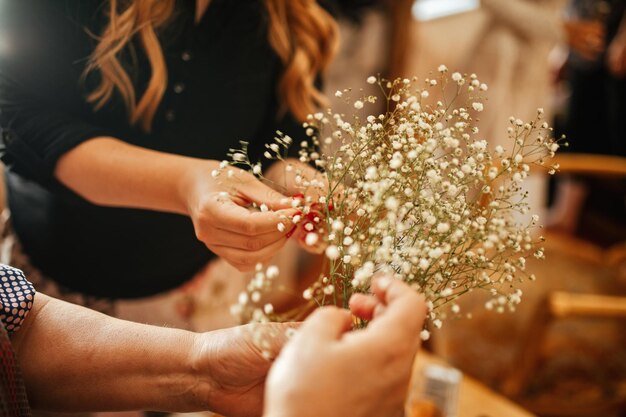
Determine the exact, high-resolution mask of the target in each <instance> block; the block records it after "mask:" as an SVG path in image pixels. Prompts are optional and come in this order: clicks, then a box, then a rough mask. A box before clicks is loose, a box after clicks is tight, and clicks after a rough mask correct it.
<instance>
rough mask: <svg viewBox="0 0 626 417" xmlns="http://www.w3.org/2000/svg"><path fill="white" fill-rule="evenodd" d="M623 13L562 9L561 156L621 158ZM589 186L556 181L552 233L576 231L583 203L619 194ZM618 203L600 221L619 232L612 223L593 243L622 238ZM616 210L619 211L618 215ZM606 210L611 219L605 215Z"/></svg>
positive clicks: (619, 1) (602, 4)
mask: <svg viewBox="0 0 626 417" xmlns="http://www.w3.org/2000/svg"><path fill="white" fill-rule="evenodd" d="M625 11H626V2H625V1H623V0H572V2H571V3H570V5H569V7H568V9H567V14H566V18H565V23H564V24H565V28H566V32H567V39H568V45H569V55H568V58H567V60H566V62H565V64H564V68H563V70H562V71H561V73H562V74H564V78H565V80H566V83H567V85H568V88H569V91H570V97H569V101H568V104H567V108H566V111H565V121H564V123H563V126H558V128H559V130H560V131H561V132H560V133H562V134H565V135H566V137H567V142H568V143H569V146H568V148H566V149H564V150H563V152H573V153H587V154H602V155H614V156H622V157H624V156H626V123H624V114H625V112H626V13H625ZM588 181H589V180H587V179H585V178H580V177H575V176H570V177H565V178H561V179H560V180H559V181H558V182H557V185H556V195H555V202H554V204H553V206H552V208H551V212H550V219H549V226H550V227H551V228H552V229H553V230H560V231H562V232H567V233H575V232H577V230H578V229H579V225H580V220H581V215H582V211H583V207H584V206H585V204H586V201H588V202H590V203H591V204H593V202H594V200H596V199H597V197H599V196H602V198H601V200H604V201H608V199H609V198H611V197H610V196H611V194H614V193H615V190H618V191H617V193H618V194H620V191H619V189H620V185H619V184H612V182H610V181H605V180H603V181H602V182H600V183H597V184H596V183H589V182H588ZM621 187H622V189H623V185H622V186H621ZM590 193H592V194H594V195H590ZM622 200H623V199H622V198H621V196H615V197H614V201H613V202H612V203H608V204H606V205H605V206H606V207H604V208H602V210H605V214H604V215H602V216H603V217H609V218H614V219H616V220H617V223H618V224H621V227H619V226H617V227H616V224H615V222H614V223H613V224H612V225H609V226H607V227H602V228H601V229H602V230H600V229H598V230H595V231H593V232H592V233H591V234H592V235H593V237H592V239H593V240H596V241H599V242H600V243H601V244H602V245H605V244H609V245H610V244H611V243H614V242H615V241H619V240H620V239H623V231H624V230H625V229H624V228H625V227H626V224H624V223H623V221H621V220H620V218H621V219H623V216H624V215H625V214H626V207H624V204H623V201H622ZM615 207H619V210H618V211H617V212H616V211H615ZM606 209H608V212H612V214H611V215H607V213H606ZM594 210H595V209H593V208H591V211H594ZM594 229H597V225H596V226H595V227H594ZM616 232H617V233H616ZM585 233H586V232H585Z"/></svg>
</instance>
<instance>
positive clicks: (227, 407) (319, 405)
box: [0, 265, 426, 417]
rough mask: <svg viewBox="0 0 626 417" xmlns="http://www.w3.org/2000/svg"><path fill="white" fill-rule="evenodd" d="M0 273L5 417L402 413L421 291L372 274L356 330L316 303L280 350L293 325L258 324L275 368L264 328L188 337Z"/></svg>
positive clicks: (343, 315)
mask: <svg viewBox="0 0 626 417" xmlns="http://www.w3.org/2000/svg"><path fill="white" fill-rule="evenodd" d="M0 276H1V277H2V281H3V282H4V283H5V284H6V285H4V286H2V287H0V303H1V306H0V307H1V308H2V310H3V313H4V314H3V316H2V317H1V318H2V325H1V326H0V352H2V355H3V356H2V357H3V361H2V363H1V364H0V373H1V375H0V410H1V411H2V412H3V413H2V415H3V416H7V417H13V416H20V417H24V416H27V415H29V404H28V402H30V405H32V406H33V407H35V408H39V409H50V410H57V411H68V412H71V411H85V410H133V409H145V410H166V411H179V412H188V411H197V410H212V411H215V412H218V413H221V414H225V415H229V416H234V417H236V416H260V415H261V414H263V416H265V417H281V416H299V417H307V416H325V417H333V416H337V417H346V416H354V417H365V416H372V415H376V416H381V417H382V416H390V417H391V416H399V415H402V409H403V404H404V398H405V396H406V393H407V387H408V384H409V379H410V375H411V369H412V363H413V360H414V357H415V354H416V352H417V350H418V348H419V344H420V342H419V331H420V329H421V328H422V325H423V321H424V317H425V313H426V308H425V303H424V299H423V297H422V296H419V295H417V294H416V293H415V292H414V291H413V290H412V289H410V288H409V287H408V286H407V285H406V284H404V283H402V282H401V281H398V280H395V279H392V278H390V277H387V276H382V277H378V278H376V279H375V280H374V282H373V294H372V295H365V294H360V295H355V296H353V298H352V299H351V301H350V308H351V310H352V313H353V314H355V315H356V316H358V317H361V318H363V319H366V320H370V324H369V326H368V327H367V328H366V329H364V330H356V331H350V329H351V328H352V316H351V314H350V312H349V311H346V310H341V309H338V308H335V307H325V308H320V309H318V310H317V311H315V312H314V313H313V314H312V315H311V316H310V317H309V318H308V319H307V320H306V321H305V322H304V323H303V324H302V325H301V326H300V327H299V329H298V330H297V331H296V334H295V336H294V337H293V338H292V340H290V341H288V342H287V344H286V346H285V347H284V348H282V350H281V347H282V344H283V342H284V331H285V330H286V329H287V328H288V327H293V326H296V324H294V323H291V324H269V325H264V327H265V328H266V329H267V328H268V326H271V327H272V328H273V330H274V331H275V332H274V333H278V337H276V338H275V339H272V342H273V346H272V347H271V349H272V350H273V352H272V353H273V354H274V355H278V357H277V359H276V360H275V362H274V363H273V364H272V363H271V362H270V361H269V360H267V359H266V358H265V357H264V356H263V355H261V352H260V350H259V348H258V347H256V346H255V345H254V343H253V341H252V340H253V333H254V332H258V331H261V327H256V328H252V327H250V326H242V327H238V328H231V329H224V330H218V331H214V332H209V333H192V332H188V331H185V330H178V329H171V328H160V327H154V326H148V325H143V324H137V323H131V322H126V321H123V320H119V319H116V318H112V317H109V316H106V315H103V314H100V313H97V312H94V311H92V310H89V309H87V308H84V307H81V306H76V305H73V304H69V303H66V302H63V301H60V300H57V299H54V298H52V297H48V296H46V295H44V294H42V293H37V294H36V295H35V291H34V289H33V287H32V285H31V284H30V283H29V282H28V281H27V280H26V279H25V277H24V275H23V274H22V272H21V271H19V270H17V269H14V268H11V267H8V266H5V265H0ZM31 309H32V310H31ZM276 330H278V332H276ZM7 332H8V333H9V335H10V341H9V338H8V337H7ZM43 346H45V349H42V347H43ZM20 368H21V375H20V371H19V369H20ZM268 372H269V375H267V374H268ZM382 375H384V377H383V376H382ZM21 377H23V384H22V380H21ZM266 377H267V382H265V381H266ZM355 378H358V380H359V384H353V381H354V380H355ZM24 388H25V389H24ZM27 398H28V400H27Z"/></svg>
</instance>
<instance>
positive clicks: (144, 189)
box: [55, 138, 218, 214]
mask: <svg viewBox="0 0 626 417" xmlns="http://www.w3.org/2000/svg"><path fill="white" fill-rule="evenodd" d="M217 165H218V162H216V161H209V160H202V159H197V158H190V157H185V156H180V155H174V154H168V153H163V152H157V151H153V150H149V149H145V148H141V147H138V146H134V145H130V144H128V143H125V142H122V141H120V140H116V139H114V138H95V139H92V140H89V141H87V142H84V143H82V144H81V145H79V146H77V147H76V148H74V149H72V150H71V151H69V152H68V153H67V154H65V155H64V156H63V157H62V158H61V159H60V160H59V162H58V163H57V166H56V169H55V175H56V177H57V178H58V179H59V180H60V181H61V182H62V183H63V184H64V185H66V186H67V187H69V188H70V189H72V190H73V191H75V192H76V193H78V194H79V195H81V196H82V197H84V198H85V199H87V200H89V201H91V202H93V203H95V204H99V205H104V206H118V207H132V208H143V209H149V210H158V211H166V212H173V213H179V214H188V213H187V210H188V205H187V201H186V198H187V191H188V189H187V188H188V184H189V183H190V181H189V180H190V177H191V176H192V175H193V172H194V171H196V172H197V171H203V172H204V171H206V175H207V176H210V175H211V171H212V170H213V169H214V168H216V167H217Z"/></svg>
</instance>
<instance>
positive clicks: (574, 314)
mask: <svg viewBox="0 0 626 417" xmlns="http://www.w3.org/2000/svg"><path fill="white" fill-rule="evenodd" d="M557 162H558V163H559V164H560V173H562V174H565V173H567V174H577V175H584V176H592V177H597V178H617V179H619V178H622V179H624V178H626V158H622V157H613V156H601V155H586V154H564V155H559V156H558V158H557ZM557 175H558V174H557ZM625 196H626V195H625ZM545 235H546V238H547V240H548V241H558V245H555V246H556V247H558V248H559V249H558V250H559V251H563V252H567V253H568V256H569V255H571V256H575V257H581V256H582V257H584V258H585V261H587V262H592V263H594V264H597V265H598V267H599V268H606V270H608V271H610V273H611V275H612V277H613V278H614V279H615V281H616V283H619V282H621V283H622V284H626V236H624V240H623V242H621V243H617V244H615V245H614V246H612V247H610V248H608V249H605V248H601V247H598V246H597V245H595V244H593V243H591V242H587V241H583V240H581V239H580V238H577V237H576V236H573V235H564V234H562V233H559V234H553V233H550V232H549V231H547V232H546V234H545ZM569 318H594V319H626V296H619V295H609V294H606V295H603V294H579V293H567V292H561V291H554V292H551V293H548V294H546V296H545V297H544V298H543V300H542V302H540V304H539V306H538V308H537V309H536V311H535V312H534V315H533V318H532V319H531V320H530V323H529V325H528V327H527V329H526V331H525V337H523V339H522V343H521V345H520V346H519V350H518V352H517V354H516V359H515V360H514V361H513V363H514V364H515V367H514V368H515V370H514V371H512V372H510V373H509V376H508V377H507V379H506V380H505V381H504V383H503V386H502V391H503V392H504V393H505V394H506V395H508V396H509V397H511V398H514V399H517V400H518V401H520V402H521V403H522V404H523V405H525V406H527V407H528V408H530V409H531V410H532V411H534V412H536V413H538V414H541V415H559V416H565V415H572V416H574V415H605V416H608V415H610V413H611V412H616V411H620V410H621V411H623V410H624V409H626V400H624V399H622V400H617V401H616V402H606V401H603V402H602V403H601V404H589V405H587V406H581V405H580V404H576V405H574V404H563V403H559V402H558V401H557V400H555V399H550V400H548V401H546V400H545V399H544V400H543V401H540V402H535V403H532V402H531V403H529V402H526V401H524V398H523V394H524V393H525V391H526V389H527V388H528V386H529V384H530V383H531V381H532V379H533V375H534V374H535V372H536V371H537V368H538V364H539V363H540V354H541V349H542V346H543V344H544V342H545V341H546V336H547V335H548V334H549V332H550V328H551V326H552V325H553V324H555V323H556V322H557V321H559V320H563V319H569Z"/></svg>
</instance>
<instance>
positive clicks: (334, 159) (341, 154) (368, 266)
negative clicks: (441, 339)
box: [215, 65, 559, 339]
mask: <svg viewBox="0 0 626 417" xmlns="http://www.w3.org/2000/svg"><path fill="white" fill-rule="evenodd" d="M367 81H368V82H369V83H370V84H378V85H379V86H380V90H381V96H382V98H383V99H384V100H385V102H384V104H385V105H386V111H385V112H383V113H382V114H371V115H367V114H366V113H367V106H368V105H370V104H371V103H376V102H377V100H379V98H378V97H375V96H364V97H359V98H358V99H355V100H354V101H352V99H351V98H350V94H351V92H350V91H349V90H344V91H337V93H336V96H337V97H341V98H342V99H345V100H348V101H350V104H351V105H353V106H354V109H355V112H354V114H352V115H345V114H334V113H333V112H332V111H330V110H329V111H327V112H320V113H317V114H313V115H310V116H309V117H308V120H307V122H306V123H305V125H304V127H305V128H306V131H307V135H308V140H306V141H304V142H302V143H301V144H300V147H301V149H300V162H301V163H303V164H301V165H298V164H290V163H286V164H285V165H286V166H287V168H286V169H287V170H288V171H291V175H292V176H295V181H296V183H297V184H298V186H299V187H300V188H301V193H300V194H298V195H296V196H295V198H294V200H293V201H294V203H293V206H294V208H296V209H298V210H299V211H298V213H297V214H296V215H295V216H294V217H293V218H291V219H284V222H281V223H280V224H279V225H278V227H279V229H281V230H284V229H285V227H293V226H292V225H294V224H295V225H296V226H297V227H298V228H299V229H300V230H302V236H303V237H302V239H303V241H305V242H306V244H308V245H311V246H320V245H321V247H322V248H323V249H322V250H323V251H324V254H325V262H326V266H325V267H324V268H323V270H322V274H321V275H320V276H319V279H318V280H317V281H316V282H315V283H313V284H312V285H311V286H310V287H309V288H307V289H306V290H305V291H304V293H303V294H302V296H303V298H304V300H305V301H306V303H308V304H309V306H311V307H312V306H315V305H320V306H321V305H326V304H335V305H343V306H344V307H345V306H347V302H348V300H349V298H350V295H351V294H353V293H355V292H364V293H367V292H368V291H369V287H370V281H371V279H372V277H373V276H374V274H376V273H377V272H378V271H383V272H387V273H390V274H393V275H394V276H395V277H396V278H397V279H401V280H403V281H405V282H407V283H409V284H410V285H411V286H412V287H413V288H414V289H415V291H418V292H420V293H423V294H424V295H425V297H426V299H427V303H428V307H429V310H430V314H429V319H430V321H431V323H432V325H434V326H435V327H440V326H441V323H442V321H441V320H442V319H443V318H445V317H449V316H451V315H453V316H455V315H459V314H461V313H462V312H461V311H460V307H459V305H458V304H457V303H456V302H455V301H456V300H457V298H458V297H460V296H462V295H463V294H466V293H468V292H471V291H474V290H484V291H485V293H486V300H485V301H486V304H485V305H486V307H487V308H488V309H494V310H496V311H499V312H502V311H505V310H514V309H515V306H516V305H517V304H518V303H519V302H520V300H521V296H522V292H521V290H520V289H518V288H517V284H519V283H521V282H523V281H524V280H527V279H530V280H533V279H534V276H533V275H532V274H529V273H528V272H526V268H525V265H526V259H527V258H528V257H530V256H534V257H536V258H543V249H542V248H541V247H540V244H541V243H540V242H541V241H542V238H541V237H538V236H536V234H535V233H533V229H535V228H537V227H538V224H537V221H538V217H537V216H535V215H532V216H531V215H530V214H529V213H528V211H529V208H528V204H527V202H526V198H527V195H526V192H525V191H524V188H523V183H524V180H525V179H526V178H527V177H528V175H529V171H530V170H531V166H532V165H537V164H539V165H544V166H545V169H547V170H549V171H550V173H553V172H554V171H555V170H556V169H558V167H557V166H552V165H550V164H549V163H548V162H547V160H548V159H549V158H551V157H553V156H554V153H555V151H556V150H557V149H558V147H559V145H558V144H557V141H555V140H554V139H553V138H552V135H551V129H550V128H549V127H548V125H547V124H546V123H545V122H544V121H543V120H542V116H543V111H542V110H541V109H539V110H538V111H537V116H536V118H535V120H532V121H528V122H525V121H522V120H519V119H516V118H511V119H510V127H509V128H508V132H507V134H508V137H509V138H510V145H509V146H507V147H506V149H505V148H503V147H500V146H497V147H495V149H491V147H490V146H489V144H488V143H487V142H486V141H485V140H484V139H482V138H481V136H480V132H479V131H478V128H477V127H476V126H475V122H476V120H477V118H479V117H480V114H481V112H482V111H483V102H484V95H485V92H486V91H487V86H486V85H485V84H483V83H481V82H480V81H479V80H478V78H477V77H476V75H473V74H472V75H469V76H466V75H462V74H460V73H457V72H455V73H452V74H450V73H449V72H448V69H447V68H446V67H445V66H443V65H442V66H440V67H439V70H438V73H437V75H436V76H434V77H433V78H431V79H426V80H423V81H422V82H419V81H418V80H417V79H415V78H414V79H411V80H410V79H396V80H393V81H388V80H385V79H381V78H379V77H369V78H368V80H367ZM503 134H504V132H503ZM290 144H291V138H289V137H288V136H285V135H283V134H279V135H278V136H277V138H276V140H275V143H272V144H270V145H267V152H266V153H265V157H266V158H268V159H284V155H285V154H286V153H285V149H286V148H287V147H288V146H289V145H290ZM320 149H323V150H324V151H320ZM231 157H232V159H233V162H232V163H235V164H238V165H241V164H242V163H243V164H244V165H247V166H248V167H249V169H250V171H252V172H253V173H254V174H255V175H257V176H258V177H259V178H263V174H262V169H261V166H260V165H259V164H252V163H251V162H250V161H249V160H248V157H247V155H246V153H245V146H244V147H243V149H241V150H232V151H231ZM304 164H309V165H315V166H316V167H317V169H318V171H319V172H320V173H321V175H318V176H314V177H311V176H310V175H309V176H307V174H306V169H305V168H304V166H305V165H304ZM224 169H227V168H224ZM215 175H220V173H219V172H218V173H216V174H215ZM261 209H263V208H261ZM524 219H526V220H524ZM277 274H278V271H277V269H276V268H275V267H272V266H270V267H269V268H268V269H266V270H264V269H263V268H262V267H261V266H259V268H258V269H257V273H256V275H255V277H254V278H253V279H252V280H251V282H250V284H249V285H248V287H247V289H246V291H245V292H243V293H242V294H241V296H240V297H239V303H238V304H237V305H236V306H234V308H233V310H234V312H235V313H237V314H240V315H244V316H247V317H252V318H253V319H254V320H255V321H267V320H275V319H277V316H276V314H275V313H274V309H273V307H272V306H271V305H269V304H265V305H263V304H262V302H260V300H261V299H262V297H261V293H262V292H263V291H267V290H270V289H272V281H273V280H274V278H275V277H276V275H277ZM428 335H429V333H428V331H426V330H424V332H423V333H422V337H423V338H424V339H426V338H428Z"/></svg>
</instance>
